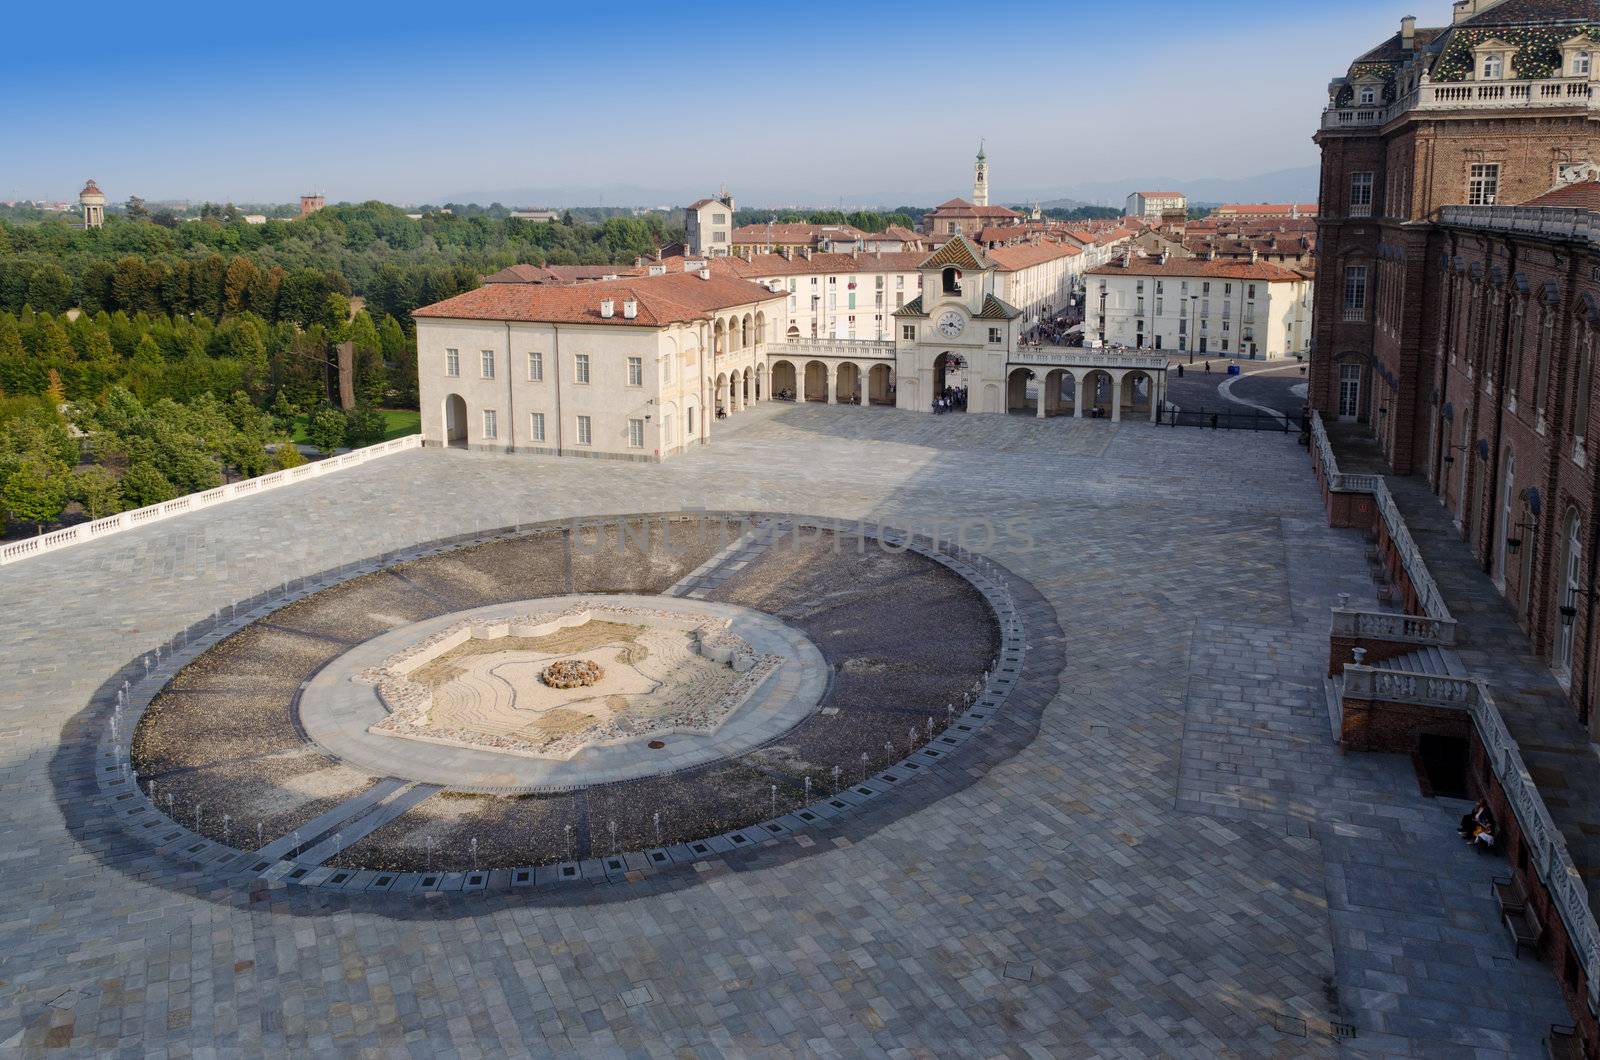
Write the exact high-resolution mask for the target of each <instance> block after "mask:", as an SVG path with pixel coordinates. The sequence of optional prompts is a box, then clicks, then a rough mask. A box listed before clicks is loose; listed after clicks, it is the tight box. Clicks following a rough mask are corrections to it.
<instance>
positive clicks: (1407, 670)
mask: <svg viewBox="0 0 1600 1060" xmlns="http://www.w3.org/2000/svg"><path fill="white" fill-rule="evenodd" d="M1373 665H1375V666H1376V667H1377V668H1378V669H1382V670H1397V671H1399V672H1400V673H1404V674H1426V675H1428V676H1430V677H1466V676H1467V668H1466V667H1465V666H1464V665H1462V662H1461V657H1460V656H1459V655H1457V654H1456V653H1455V652H1453V651H1451V650H1450V649H1448V648H1436V647H1434V646H1433V645H1431V644H1429V645H1425V646H1423V647H1421V648H1419V649H1417V650H1416V651H1413V652H1407V653H1406V654H1405V655H1399V656H1396V657H1395V658H1393V659H1389V660H1387V661H1385V662H1381V663H1375V664H1373ZM1322 697H1323V701H1324V702H1325V703H1326V704H1327V706H1328V725H1329V727H1330V728H1331V729H1332V731H1333V739H1334V741H1335V742H1338V740H1339V739H1340V737H1341V736H1342V735H1343V733H1344V674H1343V673H1342V672H1341V673H1337V674H1334V675H1333V676H1332V677H1328V678H1324V679H1323V681H1322Z"/></svg>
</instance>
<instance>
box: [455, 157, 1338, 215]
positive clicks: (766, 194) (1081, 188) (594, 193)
mask: <svg viewBox="0 0 1600 1060" xmlns="http://www.w3.org/2000/svg"><path fill="white" fill-rule="evenodd" d="M1317 180H1318V170H1317V167H1316V166H1301V167H1299V168H1297V169H1282V170H1278V171H1277V172H1275V173H1261V174H1258V175H1256V176H1252V177H1204V178H1200V179H1184V178H1181V177H1172V176H1165V177H1128V178H1124V179H1119V180H1103V181H1086V182H1081V183H1074V184H1065V185H1061V184H1058V185H1054V186H1049V187H1037V188H1027V187H1023V188H1016V187H1001V188H999V189H997V190H998V194H997V196H996V199H997V200H998V201H1002V202H1007V203H1032V202H1038V203H1040V204H1042V205H1044V206H1053V207H1065V208H1068V209H1070V208H1072V207H1076V206H1085V205H1089V206H1121V205H1122V203H1123V201H1124V200H1125V199H1126V198H1127V197H1128V196H1129V195H1130V194H1131V193H1133V192H1135V191H1181V192H1183V193H1184V194H1185V195H1187V196H1189V200H1190V201H1191V202H1195V203H1222V202H1314V201H1315V200H1316V197H1317ZM716 190H717V189H716V188H670V187H657V188H651V187H644V186H642V185H634V184H606V185H591V186H587V187H584V186H560V187H549V188H536V187H521V188H516V187H513V188H501V189H498V190H495V189H481V190H477V191H463V192H460V193H457V194H453V195H449V196H447V197H445V198H442V199H440V200H438V202H439V203H441V204H442V203H446V202H459V203H477V204H479V205H483V206H487V205H489V204H490V203H496V202H498V203H501V204H502V205H505V206H514V207H549V208H552V209H560V208H562V207H567V206H642V207H652V206H669V207H679V206H685V205H687V204H688V203H691V202H693V201H695V200H696V199H699V198H703V197H704V196H706V195H711V194H714V193H715V192H716ZM730 190H731V191H732V192H733V193H734V195H735V196H737V197H738V199H739V202H740V205H741V206H751V207H773V208H783V207H809V208H812V209H819V208H820V209H839V208H842V209H846V210H856V209H864V208H874V207H893V206H903V205H907V204H910V203H922V204H925V205H928V206H932V205H933V204H935V203H940V202H943V201H945V200H946V199H948V198H950V197H951V196H952V195H956V194H962V195H965V194H968V192H966V191H965V190H957V191H951V190H950V189H948V188H946V189H942V190H940V189H931V188H922V189H909V190H902V191H889V192H876V193H871V194H851V195H843V196H837V197H834V198H831V199H829V198H820V197H818V196H816V195H809V194H806V193H804V192H793V191H789V192H785V191H778V190H769V189H763V188H745V189H741V188H731V189H730Z"/></svg>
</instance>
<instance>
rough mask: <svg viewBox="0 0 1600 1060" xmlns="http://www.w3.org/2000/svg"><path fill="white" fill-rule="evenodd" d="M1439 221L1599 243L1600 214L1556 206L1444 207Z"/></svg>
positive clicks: (1468, 226)
mask: <svg viewBox="0 0 1600 1060" xmlns="http://www.w3.org/2000/svg"><path fill="white" fill-rule="evenodd" d="M1439 219H1440V220H1441V221H1443V222H1444V223H1445V224H1447V225H1461V226H1463V227H1467V228H1489V229H1494V230H1495V231H1500V232H1522V233H1525V234H1527V235H1537V236H1549V237H1552V238H1556V239H1577V240H1583V241H1584V242H1588V243H1600V214H1596V213H1595V212H1594V211H1592V210H1573V209H1566V208H1563V207H1558V206H1446V207H1445V208H1444V209H1443V210H1441V211H1440V215H1439Z"/></svg>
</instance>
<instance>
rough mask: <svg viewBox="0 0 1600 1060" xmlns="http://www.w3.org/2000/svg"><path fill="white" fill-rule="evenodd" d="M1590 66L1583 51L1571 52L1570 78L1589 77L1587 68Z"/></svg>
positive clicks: (1590, 62) (1587, 55) (1586, 53)
mask: <svg viewBox="0 0 1600 1060" xmlns="http://www.w3.org/2000/svg"><path fill="white" fill-rule="evenodd" d="M1591 64H1592V60H1591V59H1590V57H1589V53H1588V52H1584V51H1579V52H1573V53H1572V76H1573V77H1588V76H1589V67H1590V65H1591Z"/></svg>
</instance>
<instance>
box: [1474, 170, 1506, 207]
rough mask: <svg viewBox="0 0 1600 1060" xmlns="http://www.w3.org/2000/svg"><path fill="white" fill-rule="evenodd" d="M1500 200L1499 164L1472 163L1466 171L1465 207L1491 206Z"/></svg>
mask: <svg viewBox="0 0 1600 1060" xmlns="http://www.w3.org/2000/svg"><path fill="white" fill-rule="evenodd" d="M1499 198H1500V163H1499V162H1474V163H1472V164H1471V166H1469V167H1468V169H1467V205H1468V206H1493V205H1494V204H1495V202H1496V201H1498V199H1499Z"/></svg>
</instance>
